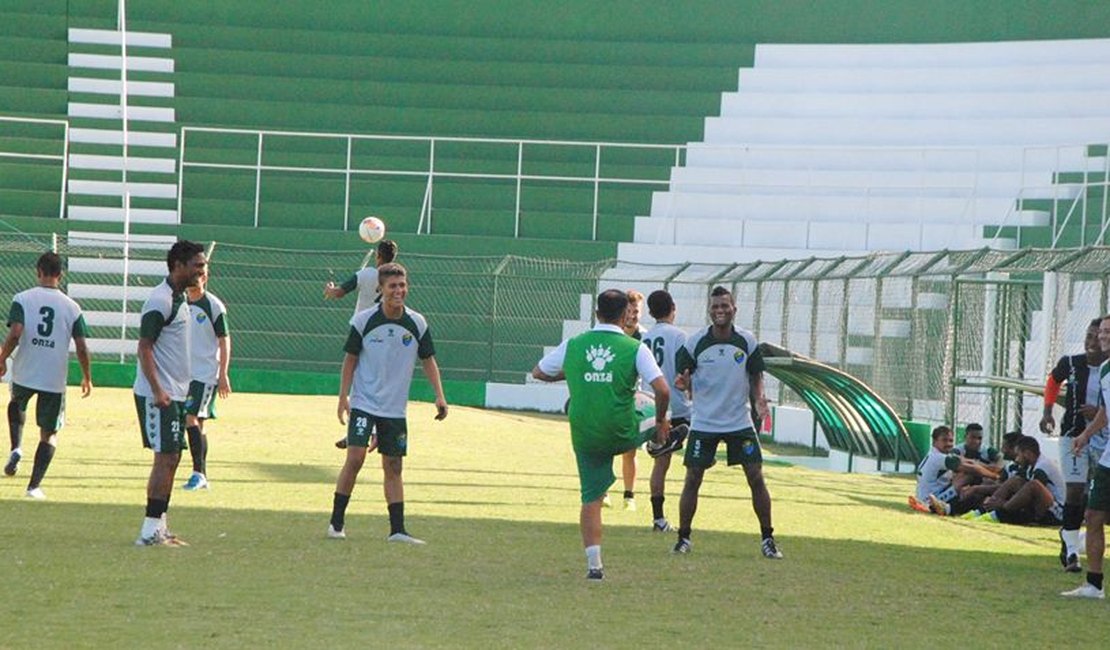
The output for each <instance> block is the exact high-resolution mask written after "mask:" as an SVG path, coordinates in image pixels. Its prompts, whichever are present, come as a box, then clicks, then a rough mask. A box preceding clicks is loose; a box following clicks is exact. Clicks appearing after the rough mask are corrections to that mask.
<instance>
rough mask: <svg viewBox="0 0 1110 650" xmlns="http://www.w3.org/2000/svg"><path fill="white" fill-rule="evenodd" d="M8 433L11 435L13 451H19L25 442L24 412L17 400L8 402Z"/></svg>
mask: <svg viewBox="0 0 1110 650" xmlns="http://www.w3.org/2000/svg"><path fill="white" fill-rule="evenodd" d="M8 433H9V434H10V435H11V440H12V451H15V450H16V449H19V446H20V444H21V443H22V442H23V411H21V410H19V403H18V402H16V401H15V400H12V401H10V402H8Z"/></svg>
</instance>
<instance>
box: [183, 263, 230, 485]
mask: <svg viewBox="0 0 1110 650" xmlns="http://www.w3.org/2000/svg"><path fill="white" fill-rule="evenodd" d="M207 287H208V269H207V268H205V270H204V274H203V275H201V276H200V280H199V282H198V283H197V285H196V286H193V287H188V288H187V289H186V294H187V295H188V298H189V316H190V317H191V318H192V319H193V322H192V326H191V327H190V328H189V345H190V352H191V354H192V358H191V361H190V363H191V366H192V371H193V372H192V381H190V382H189V397H188V398H187V399H186V400H185V432H186V434H187V435H188V443H189V453H190V454H191V455H192V457H193V473H192V474H191V475H190V476H189V480H188V481H186V482H185V485H184V486H182V487H183V488H184V489H185V490H188V491H193V490H202V489H207V488H208V467H207V461H208V436H207V435H206V434H205V433H204V423H205V422H206V421H207V420H210V419H215V418H216V395H217V394H218V395H219V396H220V398H221V399H227V398H228V396H229V395H231V381H230V380H229V379H228V376H227V368H228V364H230V363H231V335H230V334H228V331H227V308H226V307H224V303H223V301H222V300H220V299H219V298H217V297H216V296H215V294H213V293H212V292H210V291H207Z"/></svg>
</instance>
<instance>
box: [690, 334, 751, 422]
mask: <svg viewBox="0 0 1110 650" xmlns="http://www.w3.org/2000/svg"><path fill="white" fill-rule="evenodd" d="M686 370H689V371H690V377H691V381H692V383H693V388H694V391H693V392H694V404H693V418H691V422H690V429H691V430H693V431H704V432H706V433H730V432H733V431H741V430H743V429H754V428H755V426H754V425H753V423H752V407H751V377H752V375H755V374H758V373H760V372H763V355H762V354H760V352H759V346H758V344H757V343H756V340H755V335H753V334H752V333H751V332H749V331H748V330H744V329H736V328H733V330H732V333H731V334H730V335H729V337H728V338H727V339H723V340H720V339H716V338H714V337H713V328H712V326H710V327H707V328H705V329H703V330H701V331H699V332H698V333H697V334H694V335H692V336H690V337H689V338H688V339H687V340H686V344H685V345H683V346H682V347H681V348H679V349H678V356H677V358H676V360H675V372H676V373H678V374H682V373H683V372H685V371H686Z"/></svg>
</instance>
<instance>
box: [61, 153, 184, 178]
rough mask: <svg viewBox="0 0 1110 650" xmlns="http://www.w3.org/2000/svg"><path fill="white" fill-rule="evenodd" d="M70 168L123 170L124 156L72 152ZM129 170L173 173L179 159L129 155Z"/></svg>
mask: <svg viewBox="0 0 1110 650" xmlns="http://www.w3.org/2000/svg"><path fill="white" fill-rule="evenodd" d="M69 168H70V169H104V170H109V171H122V170H123V156H102V155H93V154H79V153H71V154H69ZM127 171H134V172H152V173H159V174H173V173H175V172H176V171H177V160H176V159H174V158H144V157H140V156H128V157H127ZM175 180H176V179H175Z"/></svg>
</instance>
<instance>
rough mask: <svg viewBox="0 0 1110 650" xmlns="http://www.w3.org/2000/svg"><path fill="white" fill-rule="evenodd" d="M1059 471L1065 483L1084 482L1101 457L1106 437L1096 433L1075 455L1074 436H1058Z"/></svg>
mask: <svg viewBox="0 0 1110 650" xmlns="http://www.w3.org/2000/svg"><path fill="white" fill-rule="evenodd" d="M1059 442H1060V471H1061V472H1063V474H1064V482H1065V483H1086V482H1087V477H1088V476H1092V475H1093V474H1092V472H1093V470H1094V466H1095V465H1096V464H1098V460H1099V458H1101V457H1102V452H1103V449H1104V448H1105V446H1106V438H1105V437H1104V436H1103V435H1102V434H1099V435H1096V436H1093V437H1092V438H1091V441H1090V444H1088V445H1087V446H1086V447H1084V448H1083V451H1081V452H1079V455H1078V456H1076V455H1075V453H1074V452H1073V451H1072V445H1073V444H1075V438H1069V437H1061V438H1060V441H1059Z"/></svg>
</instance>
